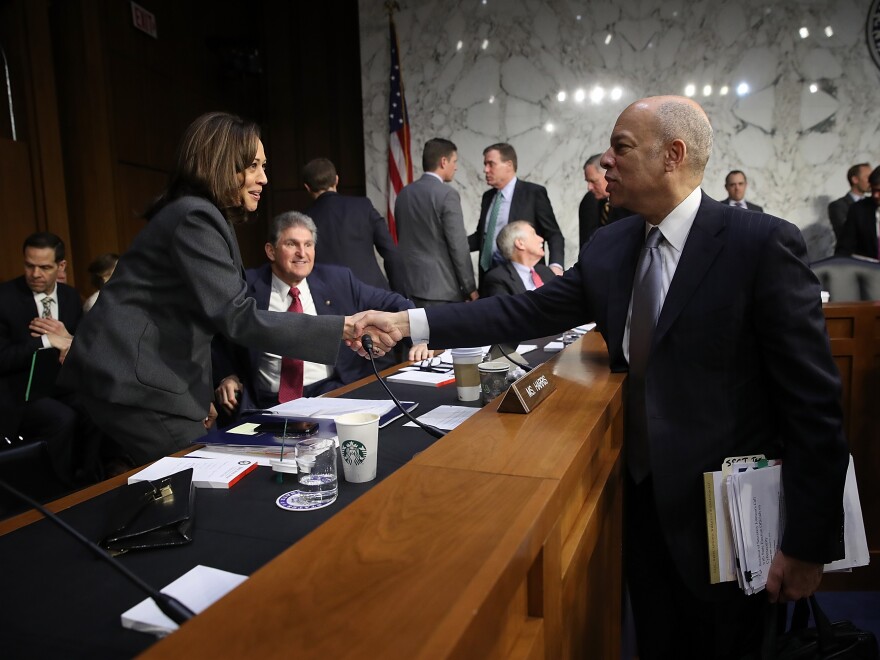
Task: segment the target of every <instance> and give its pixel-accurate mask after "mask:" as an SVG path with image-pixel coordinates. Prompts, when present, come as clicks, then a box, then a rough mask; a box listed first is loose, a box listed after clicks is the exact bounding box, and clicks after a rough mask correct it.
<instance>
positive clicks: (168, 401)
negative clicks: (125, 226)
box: [60, 197, 343, 420]
mask: <svg viewBox="0 0 880 660" xmlns="http://www.w3.org/2000/svg"><path fill="white" fill-rule="evenodd" d="M342 327H343V318H342V317H340V316H318V317H315V316H308V315H305V314H279V313H275V312H268V311H263V310H259V309H257V305H256V302H255V301H254V299H253V298H249V297H248V295H247V287H246V284H245V278H244V270H243V268H242V263H241V255H240V254H239V250H238V243H237V241H236V239H235V233H234V232H233V229H232V227H231V226H230V225H229V223H228V222H227V221H226V219H225V218H224V217H223V216H222V215H221V214H220V212H219V211H218V210H217V208H216V207H215V206H214V205H213V204H211V203H210V202H208V201H207V200H205V199H202V198H200V197H182V198H180V199H178V200H175V201H174V202H171V203H170V204H168V206H166V207H165V208H164V209H162V210H161V211H160V212H159V213H158V214H156V216H155V217H153V218H152V220H151V221H150V222H149V224H148V225H147V226H146V227H145V228H144V230H143V231H141V233H140V234H138V236H137V237H136V238H135V240H134V242H133V243H132V246H131V249H130V250H129V251H128V252H126V253H125V254H124V255H122V258H121V259H120V260H119V264H118V265H117V266H116V270H115V271H114V273H113V277H112V278H111V279H110V281H108V282H107V284H106V285H105V286H104V287H103V288H102V289H101V295H100V297H99V298H98V302H97V303H96V304H95V306H94V308H92V310H91V311H90V312H89V313H88V314H87V315H86V316H85V317H84V319H83V321H82V323H80V326H79V329H78V331H77V333H76V339H75V340H74V342H73V346H72V347H71V350H70V353H69V354H68V357H67V359H66V360H65V362H64V367H63V368H62V370H61V377H60V382H61V383H63V384H64V385H65V386H67V387H70V388H75V389H77V390H79V391H84V392H85V393H86V394H87V395H91V396H92V397H94V398H96V399H99V400H102V401H108V402H111V403H118V404H122V405H126V406H133V407H137V408H145V409H149V410H155V411H157V412H160V413H164V414H168V415H175V416H179V417H184V418H188V419H191V420H201V419H203V418H204V417H205V416H206V414H207V411H208V405H209V404H210V402H211V401H212V400H213V397H214V391H213V386H212V383H211V339H212V338H213V337H214V335H215V334H222V335H224V336H225V337H228V338H229V339H230V340H232V341H233V342H235V343H238V344H241V345H244V346H253V347H255V348H259V349H261V350H263V351H268V352H272V353H276V354H279V355H287V356H292V357H298V358H302V359H304V360H309V361H312V362H321V363H324V364H333V362H334V361H335V360H336V355H337V352H338V350H339V340H340V338H341V337H342Z"/></svg>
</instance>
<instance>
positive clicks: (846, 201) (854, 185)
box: [828, 163, 871, 243]
mask: <svg viewBox="0 0 880 660" xmlns="http://www.w3.org/2000/svg"><path fill="white" fill-rule="evenodd" d="M870 174H871V166H870V165H869V164H868V163H859V164H858V165H853V166H852V167H850V168H849V169H848V170H847V172H846V182H847V183H848V184H849V192H848V193H846V194H845V195H844V196H843V197H841V198H840V199H835V200H834V201H833V202H831V203H830V204H829V205H828V220H829V221H830V222H831V228H832V229H833V230H834V236H835V238H836V239H837V241H838V243H839V242H840V238H841V235H842V233H843V225H844V224H845V223H846V214H847V213H848V212H849V207H850V206H852V205H853V203H855V202H859V201H861V200H863V199H864V198H865V196H866V195H867V194H868V193H869V192H870V191H871V184H870V183H869V182H868V176H869V175H870Z"/></svg>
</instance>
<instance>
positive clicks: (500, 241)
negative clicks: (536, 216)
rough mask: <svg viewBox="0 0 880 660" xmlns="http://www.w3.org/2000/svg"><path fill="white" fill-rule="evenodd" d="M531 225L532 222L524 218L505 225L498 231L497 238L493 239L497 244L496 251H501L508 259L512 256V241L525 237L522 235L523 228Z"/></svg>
mask: <svg viewBox="0 0 880 660" xmlns="http://www.w3.org/2000/svg"><path fill="white" fill-rule="evenodd" d="M531 226H532V223H530V222H526V221H525V220H514V221H513V222H510V223H508V224H507V225H505V226H504V228H503V229H502V230H501V231H500V232H498V238H496V239H495V244H496V245H497V246H498V251H499V252H500V253H501V256H502V257H504V258H505V259H507V260H508V261H510V260H511V259H512V258H513V251H514V243H516V239H518V238H525V237H524V236H523V230H524V229H525V228H526V227H531Z"/></svg>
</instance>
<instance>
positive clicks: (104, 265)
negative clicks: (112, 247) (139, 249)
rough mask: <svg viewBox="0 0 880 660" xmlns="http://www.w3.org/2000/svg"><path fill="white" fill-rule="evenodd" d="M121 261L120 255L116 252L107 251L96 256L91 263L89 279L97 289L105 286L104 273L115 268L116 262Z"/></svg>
mask: <svg viewBox="0 0 880 660" xmlns="http://www.w3.org/2000/svg"><path fill="white" fill-rule="evenodd" d="M117 261H119V255H118V254H116V253H115V252H107V253H105V254H102V255H100V256H98V257H96V258H95V260H94V261H93V262H92V263H90V264H89V269H88V270H89V281H90V282H91V283H92V286H93V287H94V288H95V289H100V288H101V287H102V286H104V273H107V272H109V271H111V270H113V269H114V268H115V267H116V262H117Z"/></svg>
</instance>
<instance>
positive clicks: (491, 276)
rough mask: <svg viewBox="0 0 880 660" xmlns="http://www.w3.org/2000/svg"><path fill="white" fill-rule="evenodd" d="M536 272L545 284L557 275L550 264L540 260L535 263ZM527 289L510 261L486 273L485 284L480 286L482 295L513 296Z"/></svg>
mask: <svg viewBox="0 0 880 660" xmlns="http://www.w3.org/2000/svg"><path fill="white" fill-rule="evenodd" d="M535 272H537V273H538V275H539V276H540V277H541V279H542V280H543V282H544V284H546V283H547V282H549V281H550V280H551V279H553V278H554V277H556V273H554V272H553V271H552V270H550V266H545V265H544V264H542V263H540V262H539V263H536V264H535ZM525 291H526V287H525V285H524V284H523V283H522V280H521V279H520V278H519V273H517V272H516V268H514V267H513V264H512V263H510V262H509V261H508V262H505V263H503V264H501V265H499V266H495V268H493V269H492V270H490V271H489V272H488V273H486V276H485V277H484V278H483V285H482V286H481V287H480V295H481V296H511V295H514V294H517V293H525Z"/></svg>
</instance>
